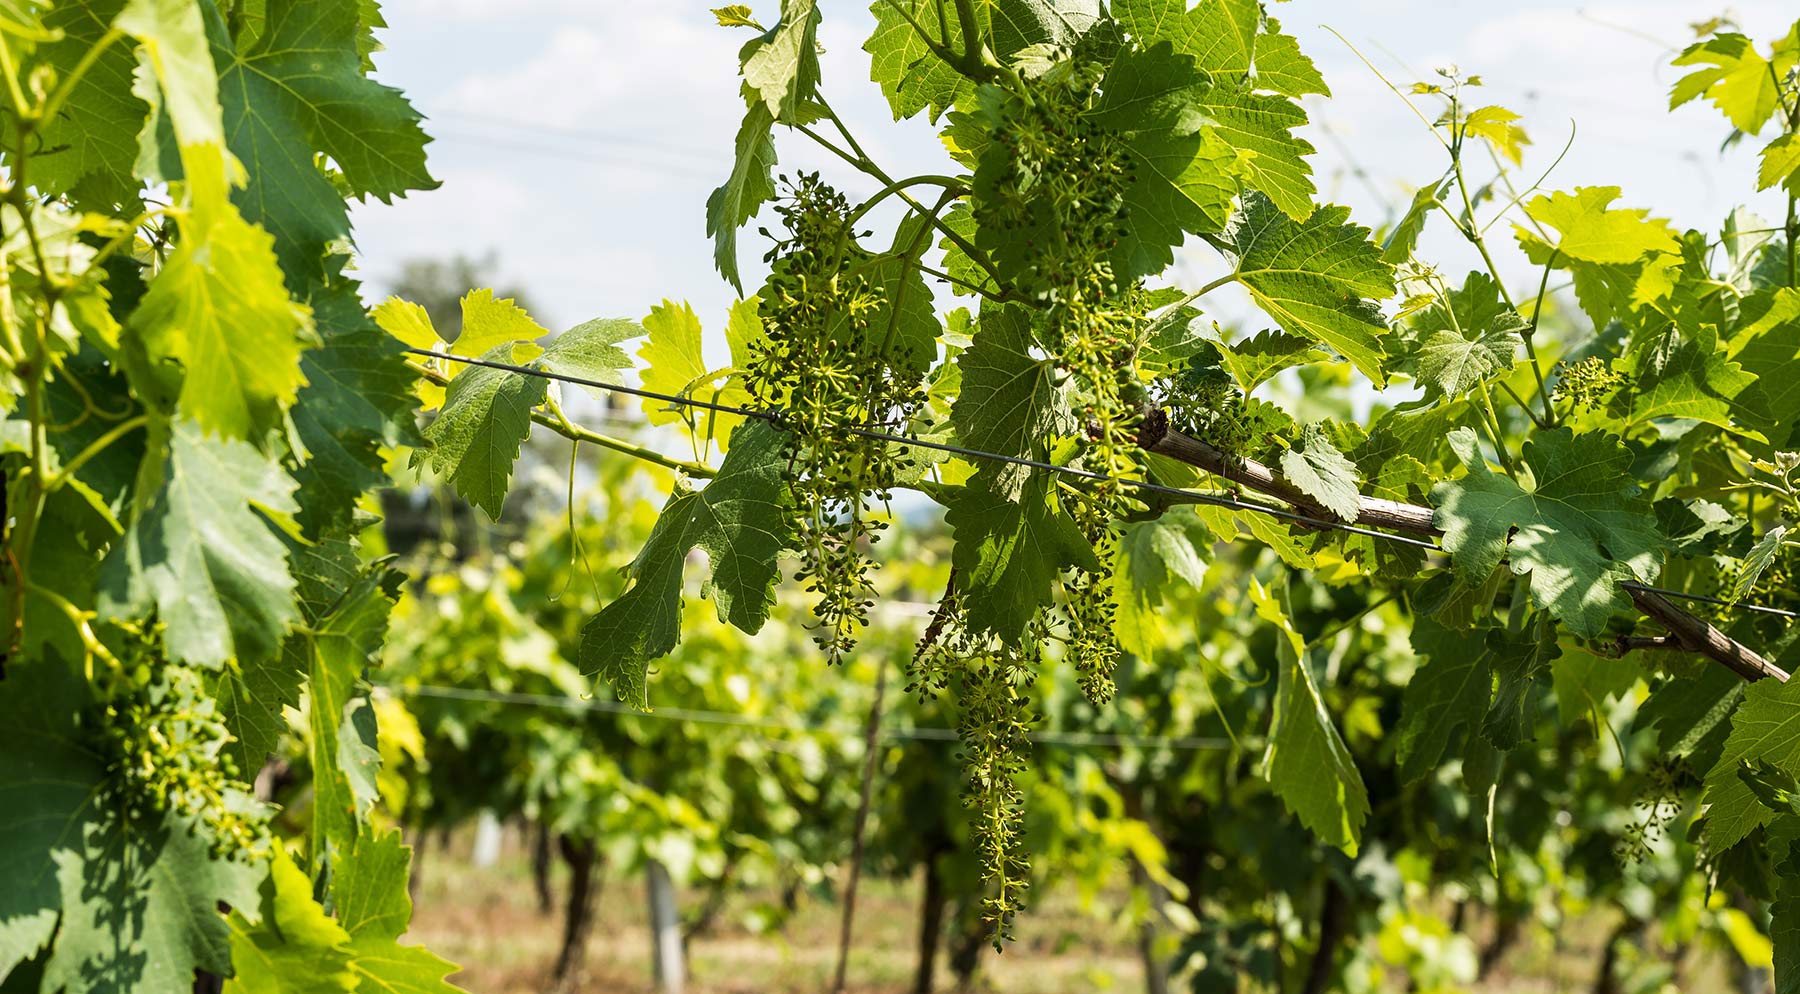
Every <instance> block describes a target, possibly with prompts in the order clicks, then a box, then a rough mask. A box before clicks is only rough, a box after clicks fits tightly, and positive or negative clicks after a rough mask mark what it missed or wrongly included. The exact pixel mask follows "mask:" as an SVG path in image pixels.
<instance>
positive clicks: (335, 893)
mask: <svg viewBox="0 0 1800 994" xmlns="http://www.w3.org/2000/svg"><path fill="white" fill-rule="evenodd" d="M411 861H412V850H411V849H410V848H408V847H407V846H405V845H402V844H401V841H400V833H399V832H398V831H390V832H386V833H380V834H374V833H364V834H363V835H360V836H358V837H357V839H356V844H355V846H354V847H353V848H352V849H351V850H350V852H349V854H348V856H347V858H345V859H344V861H343V863H342V866H341V869H340V870H339V872H337V873H335V874H334V875H333V876H332V899H333V906H334V907H335V909H336V911H337V917H338V922H339V923H340V924H342V925H343V927H344V928H345V930H346V931H348V932H349V933H350V937H351V938H350V954H351V959H350V968H351V969H352V970H353V971H354V972H355V973H356V976H357V978H358V981H359V983H358V986H357V990H358V991H359V992H362V991H372V992H377V994H381V992H388V994H461V988H458V987H456V986H455V985H453V984H451V983H449V982H448V981H446V980H445V978H446V977H447V976H449V975H450V974H452V973H455V972H456V965H455V964H453V963H451V962H449V961H447V960H445V959H442V958H441V957H439V956H437V955H436V954H434V953H432V952H430V951H429V950H426V949H424V948H421V947H419V946H402V945H400V944H399V941H398V940H399V938H400V936H401V935H402V934H404V933H405V932H406V928H407V925H408V924H409V923H410V922H411V920H412V899H411V898H410V897H408V896H407V892H406V882H407V868H408V866H409V864H410V863H411Z"/></svg>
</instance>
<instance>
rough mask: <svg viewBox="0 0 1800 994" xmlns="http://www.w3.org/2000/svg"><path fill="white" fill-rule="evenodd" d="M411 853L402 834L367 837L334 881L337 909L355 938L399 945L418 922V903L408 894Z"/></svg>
mask: <svg viewBox="0 0 1800 994" xmlns="http://www.w3.org/2000/svg"><path fill="white" fill-rule="evenodd" d="M411 862H412V849H411V847H409V846H407V845H405V844H403V843H402V842H401V839H400V832H399V831H398V830H394V831H388V832H366V833H363V834H362V835H358V836H357V837H356V844H355V845H354V846H352V847H351V849H350V851H349V852H348V853H346V854H345V855H344V856H343V858H342V862H341V863H340V864H339V866H340V870H339V872H337V873H334V874H332V877H331V898H332V908H333V909H334V911H335V912H336V914H337V920H338V922H339V924H341V925H343V927H344V929H345V931H347V932H349V933H350V934H351V935H352V936H355V937H358V938H361V937H363V936H365V935H366V936H372V937H374V938H380V939H398V938H400V936H401V935H403V934H405V932H406V928H407V925H408V924H409V923H411V921H412V913H413V907H412V898H411V897H410V896H409V895H408V894H407V891H406V871H407V867H408V866H409V865H410V864H411Z"/></svg>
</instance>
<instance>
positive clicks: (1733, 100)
mask: <svg viewBox="0 0 1800 994" xmlns="http://www.w3.org/2000/svg"><path fill="white" fill-rule="evenodd" d="M1796 34H1800V25H1797V26H1796V27H1795V28H1794V29H1793V30H1791V31H1789V32H1788V36H1787V38H1785V39H1783V40H1782V41H1779V42H1776V45H1775V51H1776V55H1775V58H1774V59H1773V60H1770V59H1768V58H1765V57H1764V56H1763V54H1762V53H1761V52H1758V51H1757V50H1756V45H1755V44H1754V43H1753V42H1751V40H1750V39H1749V38H1746V37H1744V36H1743V35H1741V34H1737V33H1736V32H1730V31H1727V32H1723V33H1720V34H1716V35H1713V36H1712V37H1711V38H1707V39H1704V40H1702V41H1697V42H1695V43H1693V44H1692V45H1689V46H1688V47H1687V48H1685V49H1683V50H1682V52H1681V54H1680V55H1678V56H1676V57H1675V61H1674V64H1675V65H1678V66H1699V67H1700V68H1698V69H1695V70H1694V71H1693V72H1690V73H1688V74H1687V75H1686V76H1683V77H1681V78H1680V79H1678V80H1676V81H1675V86H1674V87H1673V88H1672V89H1671V90H1670V91H1669V109H1670V110H1674V109H1675V108H1677V107H1680V106H1681V105H1682V104H1685V103H1687V102H1688V101H1690V100H1695V99H1697V98H1700V97H1705V98H1706V99H1707V100H1709V101H1711V102H1712V104H1713V106H1715V107H1717V108H1719V110H1720V111H1721V112H1723V113H1724V115H1725V117H1726V118H1727V119H1729V120H1730V121H1731V124H1732V126H1733V127H1735V128H1737V129H1738V130H1739V131H1743V132H1745V133H1747V134H1755V133H1756V132H1758V131H1760V130H1761V129H1762V126H1763V125H1764V124H1766V123H1767V122H1768V120H1769V117H1770V116H1771V115H1773V114H1774V113H1775V109H1776V106H1777V104H1778V103H1779V100H1780V96H1779V90H1778V83H1777V81H1778V80H1780V79H1781V78H1782V77H1784V76H1786V75H1787V73H1788V71H1789V70H1790V69H1792V68H1793V67H1794V59H1795V55H1796V49H1797V45H1800V42H1797V41H1796V38H1795V36H1796Z"/></svg>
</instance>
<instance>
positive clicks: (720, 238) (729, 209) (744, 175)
mask: <svg viewBox="0 0 1800 994" xmlns="http://www.w3.org/2000/svg"><path fill="white" fill-rule="evenodd" d="M745 98H746V100H747V101H748V103H749V109H748V110H747V111H745V112H744V123H743V124H741V125H739V126H738V133H737V142H736V153H735V155H734V156H733V158H732V161H731V175H730V176H728V177H727V178H726V180H725V182H724V183H722V184H720V186H719V187H718V189H716V190H714V191H713V192H712V195H711V196H709V197H707V198H706V234H707V236H708V237H709V238H711V239H712V240H713V266H714V267H716V268H717V269H718V270H719V275H721V276H723V277H725V279H726V281H727V282H729V283H730V284H731V285H732V287H733V288H735V289H736V290H737V292H738V293H739V294H742V293H743V292H744V281H743V279H742V278H741V277H740V276H739V275H738V263H737V233H738V229H739V228H741V227H743V226H744V225H745V224H747V223H749V221H750V219H751V218H753V217H755V216H756V212H757V211H759V210H761V209H762V205H763V204H765V203H768V202H769V201H770V200H773V199H774V198H775V180H774V173H775V139H774V138H773V136H771V135H770V131H771V130H772V129H773V128H774V127H775V116H774V115H773V114H771V113H770V112H769V108H768V107H767V106H766V105H765V104H764V103H763V102H762V101H760V100H757V99H756V98H755V96H754V95H753V94H751V93H750V91H749V88H748V87H747V86H746V87H745Z"/></svg>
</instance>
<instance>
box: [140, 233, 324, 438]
mask: <svg viewBox="0 0 1800 994" xmlns="http://www.w3.org/2000/svg"><path fill="white" fill-rule="evenodd" d="M273 244H274V243H273V240H272V239H271V238H270V237H269V235H268V234H267V233H266V232H264V231H262V230H260V229H258V228H256V227H254V226H252V225H250V224H247V223H246V222H245V221H244V220H243V219H242V218H240V217H238V215H237V213H236V212H235V211H232V210H230V209H229V208H225V209H223V210H218V211H213V210H207V211H205V212H203V213H201V214H197V215H195V216H194V217H193V218H192V219H191V221H190V223H187V224H184V225H183V226H182V238H181V241H180V243H179V244H178V245H177V246H176V248H175V252H174V254H173V255H171V256H170V257H169V261H168V263H167V264H166V265H164V267H163V269H162V271H161V272H159V273H158V274H157V276H156V279H154V280H152V281H151V282H150V289H149V292H148V293H146V294H145V295H144V298H143V300H142V301H141V302H139V304H138V307H137V310H136V312H134V313H133V314H132V316H131V323H130V327H131V329H132V331H133V332H134V333H135V334H136V335H137V337H138V339H139V340H140V341H141V342H142V343H143V345H144V347H145V349H147V350H148V351H149V353H150V356H151V358H152V359H153V360H158V359H168V360H172V365H173V366H175V367H178V368H179V369H180V370H181V373H180V384H181V386H180V406H181V410H182V412H183V413H184V414H186V415H187V416H188V417H191V418H193V419H194V420H195V421H197V422H198V423H199V424H200V426H201V427H203V428H205V429H207V430H209V431H215V432H219V433H222V434H224V435H227V436H229V437H232V438H250V439H261V438H262V437H263V436H264V435H266V434H267V433H268V432H270V431H273V430H274V429H276V428H278V427H280V426H281V415H282V412H283V411H284V410H286V409H287V408H288V407H289V406H291V405H292V404H293V402H294V397H295V395H296V394H297V393H298V392H299V390H300V387H301V386H302V385H303V384H304V383H305V382H306V376H305V373H304V371H303V370H302V368H301V365H300V356H301V352H302V351H303V350H305V349H306V348H307V347H308V346H310V345H311V344H313V343H314V341H316V337H315V335H314V333H313V329H312V319H311V313H310V312H309V311H308V309H307V308H306V307H304V306H303V305H300V304H297V303H295V302H293V301H292V300H290V299H289V298H288V292H287V289H286V287H285V286H283V284H282V280H281V271H280V270H279V269H277V268H276V265H275V254H274V251H273Z"/></svg>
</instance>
